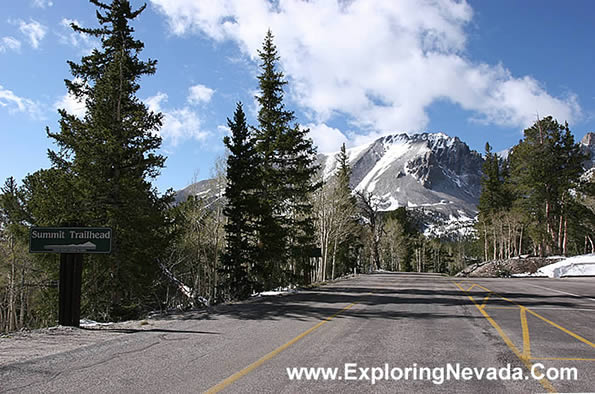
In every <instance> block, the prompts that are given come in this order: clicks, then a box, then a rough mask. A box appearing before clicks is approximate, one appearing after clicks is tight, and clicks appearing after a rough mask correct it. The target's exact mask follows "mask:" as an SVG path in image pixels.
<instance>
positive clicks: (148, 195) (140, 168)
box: [29, 0, 170, 318]
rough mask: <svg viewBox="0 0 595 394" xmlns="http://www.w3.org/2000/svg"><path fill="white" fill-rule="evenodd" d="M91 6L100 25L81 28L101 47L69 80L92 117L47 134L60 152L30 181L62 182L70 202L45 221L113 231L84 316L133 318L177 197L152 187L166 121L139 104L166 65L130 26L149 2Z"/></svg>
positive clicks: (93, 267)
mask: <svg viewBox="0 0 595 394" xmlns="http://www.w3.org/2000/svg"><path fill="white" fill-rule="evenodd" d="M90 1H91V3H93V4H94V5H95V6H97V8H98V10H97V13H96V15H97V19H98V22H99V24H100V27H99V28H83V27H80V26H77V25H75V24H72V28H73V29H74V30H75V31H78V32H82V33H86V34H89V35H91V36H94V37H99V38H101V48H100V49H95V50H93V52H92V53H91V54H90V55H88V56H84V57H83V58H82V59H81V61H80V63H75V62H73V61H69V62H68V64H69V66H70V70H71V73H72V75H73V77H74V78H73V79H72V80H66V81H65V82H66V86H67V88H68V91H69V93H70V94H72V95H73V96H75V97H77V98H79V99H82V100H84V102H85V104H86V109H87V112H86V114H85V115H84V117H83V118H82V119H79V118H77V117H76V116H74V115H72V114H69V113H67V112H66V110H63V109H61V110H59V113H60V115H61V120H60V131H59V132H50V131H49V129H48V131H47V133H48V136H49V137H50V138H52V139H53V140H54V141H55V143H56V144H57V146H58V148H59V149H58V151H52V150H50V151H49V158H50V160H51V163H52V169H51V170H50V171H45V172H44V173H40V174H37V176H32V177H31V179H29V181H30V183H31V184H33V185H37V186H38V187H37V189H38V190H39V189H41V190H43V189H44V185H46V186H47V184H48V183H49V184H52V183H53V184H55V185H56V186H57V187H58V188H57V189H56V190H53V191H52V193H55V194H67V195H68V199H69V200H70V201H69V204H67V205H66V207H65V208H64V211H63V212H62V213H56V217H43V216H44V215H43V212H45V213H50V214H51V213H52V212H51V210H48V209H46V210H44V209H43V207H40V208H41V209H39V211H38V212H40V213H41V215H40V216H41V217H39V219H40V222H43V223H44V224H50V223H51V224H54V225H79V226H107V227H111V228H112V230H113V240H112V253H111V254H110V255H109V256H96V255H94V256H92V257H89V258H88V260H87V262H86V263H85V271H84V278H83V286H85V285H87V287H86V288H84V289H83V296H84V298H83V304H82V305H83V313H85V312H86V313H87V314H89V315H92V316H95V317H98V318H126V317H130V316H133V315H134V314H136V313H138V312H139V310H140V308H142V307H143V306H144V305H145V303H146V301H147V299H148V298H149V297H151V293H152V291H151V286H152V285H153V281H154V280H155V279H156V276H157V275H156V274H157V272H156V268H157V264H156V263H155V259H156V257H157V256H159V254H160V252H161V251H162V250H163V249H164V246H165V244H166V238H165V234H166V231H165V224H166V220H165V217H164V213H163V212H164V211H165V208H166V205H167V204H168V203H169V201H170V196H168V195H166V196H163V197H160V196H159V195H158V192H157V190H156V189H155V188H154V187H153V186H152V185H151V182H150V181H151V179H153V178H155V177H156V176H157V175H158V174H159V171H160V169H161V168H163V166H164V162H165V157H164V156H162V155H159V154H157V153H156V150H157V149H159V147H160V145H161V138H160V137H159V136H158V135H157V134H156V132H157V131H158V130H159V128H160V126H161V124H162V114H160V113H154V112H152V111H149V110H148V108H147V106H146V105H145V104H144V103H142V102H141V101H140V100H139V99H138V98H137V97H136V92H137V91H138V89H139V88H140V86H139V80H140V78H141V77H143V76H144V75H151V74H154V73H155V70H156V64H157V61H156V60H151V59H149V60H147V61H143V60H140V59H139V57H138V55H139V53H140V52H141V51H142V49H143V48H144V44H143V43H142V42H141V41H138V40H135V39H134V38H133V35H132V33H133V32H134V29H133V28H132V27H131V26H130V22H131V21H132V20H133V19H135V18H136V17H137V16H138V15H139V14H140V13H141V12H142V11H143V10H144V9H145V7H146V5H145V6H142V7H141V8H140V9H138V10H132V9H131V6H130V3H129V2H128V1H127V0H113V1H112V3H111V4H105V3H102V2H100V1H98V0H90ZM32 189H35V187H32ZM34 199H35V198H34ZM55 199H56V200H58V201H59V200H61V198H60V197H55ZM37 200H38V199H37ZM56 220H60V223H57V222H56ZM85 296H86V297H85Z"/></svg>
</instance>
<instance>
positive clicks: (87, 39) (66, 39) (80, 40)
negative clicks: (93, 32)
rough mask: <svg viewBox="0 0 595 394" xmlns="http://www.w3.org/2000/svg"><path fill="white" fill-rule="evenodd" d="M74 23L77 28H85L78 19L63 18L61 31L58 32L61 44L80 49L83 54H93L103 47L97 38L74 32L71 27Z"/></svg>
mask: <svg viewBox="0 0 595 394" xmlns="http://www.w3.org/2000/svg"><path fill="white" fill-rule="evenodd" d="M73 23H74V24H75V25H77V26H83V25H82V24H81V23H80V22H79V21H78V20H76V19H68V18H62V20H61V21H60V29H61V31H58V32H56V35H57V36H58V37H59V41H60V43H62V44H65V45H70V46H72V47H74V48H79V49H80V50H81V52H82V53H83V54H88V53H91V51H92V50H93V49H94V48H98V47H100V46H101V44H100V42H99V40H98V39H96V38H95V37H92V36H90V35H89V34H87V33H83V32H77V31H74V30H73V29H72V26H71V24H73Z"/></svg>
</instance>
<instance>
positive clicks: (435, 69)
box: [151, 0, 581, 145]
mask: <svg viewBox="0 0 595 394" xmlns="http://www.w3.org/2000/svg"><path fill="white" fill-rule="evenodd" d="M151 2H152V3H153V5H155V7H156V9H157V10H159V11H160V12H161V13H163V14H164V15H165V16H166V17H167V20H168V23H169V25H170V28H171V31H172V32H173V33H175V34H179V35H182V34H192V33H198V34H201V35H204V36H207V37H209V38H211V39H212V40H215V41H225V40H229V41H232V42H235V43H236V44H237V45H238V47H239V48H240V49H241V50H242V52H243V53H244V54H245V55H247V56H248V57H250V58H251V59H253V60H258V57H257V49H259V48H260V47H261V45H262V40H263V38H264V35H265V33H266V30H267V29H268V28H269V27H270V28H271V30H272V31H273V33H274V34H275V41H276V44H277V47H278V51H279V55H280V57H281V65H282V68H283V71H284V72H285V74H286V75H287V76H288V77H289V78H290V80H291V83H290V85H289V87H290V89H291V91H290V94H291V95H292V97H293V99H295V100H296V101H297V102H298V103H299V105H300V106H301V107H302V108H303V109H304V110H305V111H306V112H307V113H309V114H312V118H313V120H314V122H315V123H317V124H322V123H324V122H325V121H328V120H329V119H331V118H332V117H333V116H335V115H336V114H343V115H347V116H348V117H349V118H350V120H351V122H352V123H353V124H355V125H357V126H359V127H360V128H362V129H364V130H367V131H368V133H369V136H370V135H381V134H383V133H389V132H394V131H397V130H398V131H420V130H424V129H425V128H426V127H427V125H428V123H429V117H428V108H429V106H430V105H431V104H432V103H433V102H435V101H437V100H449V101H451V102H453V103H455V104H458V105H459V106H460V107H461V108H463V109H465V110H468V111H471V112H472V114H473V118H472V119H471V120H473V121H480V122H483V123H486V124H495V125H502V126H511V127H518V128H524V127H526V126H528V125H530V124H531V123H533V122H534V120H535V116H536V113H537V112H538V113H539V114H540V115H542V116H545V115H553V116H555V117H556V118H557V119H558V120H560V121H564V120H568V121H569V122H572V121H573V120H577V119H578V118H580V117H581V108H580V105H579V104H578V100H577V97H576V96H574V95H572V94H569V95H568V96H567V97H554V96H552V95H551V94H549V93H548V92H547V90H546V88H545V87H544V86H543V85H542V84H540V83H539V82H538V81H536V80H535V79H534V78H532V77H530V76H523V77H517V76H514V75H513V74H512V73H511V71H509V70H508V69H506V67H505V66H503V65H488V64H483V63H480V62H476V61H473V60H470V58H469V54H468V53H466V52H465V51H466V38H467V37H466V34H465V28H466V26H467V25H468V24H469V23H470V22H471V21H472V18H473V10H472V8H471V6H470V5H469V4H467V2H465V1H464V0H463V1H460V0H401V1H385V0H353V1H339V0H336V1H329V0H311V1H302V0H279V2H278V3H274V4H273V3H271V2H269V1H268V0H251V1H250V6H249V7H247V6H246V4H245V1H244V0H221V1H215V0H213V1H200V2H197V1H194V0H151ZM320 130H322V129H320ZM337 138H340V136H339V135H337ZM321 144H322V145H324V142H321Z"/></svg>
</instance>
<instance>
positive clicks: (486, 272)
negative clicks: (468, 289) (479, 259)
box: [456, 257, 563, 278]
mask: <svg viewBox="0 0 595 394" xmlns="http://www.w3.org/2000/svg"><path fill="white" fill-rule="evenodd" d="M562 259H563V258H562V257H560V258H552V257H550V258H542V257H525V258H512V259H508V260H494V261H487V262H485V263H478V264H473V265H470V266H469V267H467V268H465V269H464V270H462V271H461V272H459V273H458V274H457V275H456V276H458V277H470V278H502V277H509V276H512V275H516V274H525V273H529V274H534V273H535V272H537V270H538V269H539V268H541V267H544V266H546V265H549V264H553V263H557V262H558V261H560V260H562Z"/></svg>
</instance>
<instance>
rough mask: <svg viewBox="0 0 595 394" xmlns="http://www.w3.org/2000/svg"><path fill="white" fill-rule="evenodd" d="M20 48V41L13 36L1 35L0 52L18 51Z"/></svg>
mask: <svg viewBox="0 0 595 394" xmlns="http://www.w3.org/2000/svg"><path fill="white" fill-rule="evenodd" d="M20 49H21V42H20V41H19V40H17V39H16V38H14V37H10V36H7V37H2V39H0V53H3V52H6V51H9V50H12V51H19V50H20Z"/></svg>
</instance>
